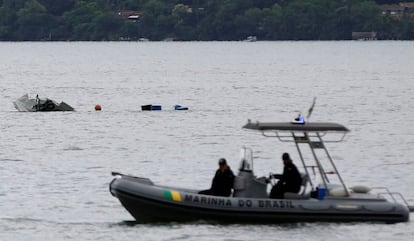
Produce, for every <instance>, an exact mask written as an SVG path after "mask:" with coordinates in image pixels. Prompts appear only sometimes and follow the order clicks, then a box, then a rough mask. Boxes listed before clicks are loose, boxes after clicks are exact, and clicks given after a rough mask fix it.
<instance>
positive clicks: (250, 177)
mask: <svg viewBox="0 0 414 241" xmlns="http://www.w3.org/2000/svg"><path fill="white" fill-rule="evenodd" d="M266 188H267V183H266V182H265V181H264V180H260V179H257V178H256V177H255V176H254V174H253V151H252V150H251V149H250V148H246V147H243V148H242V150H241V155H240V168H239V173H238V175H237V176H236V177H235V179H234V185H233V189H234V192H233V197H253V198H266V197H267V192H266Z"/></svg>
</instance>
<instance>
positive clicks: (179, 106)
mask: <svg viewBox="0 0 414 241" xmlns="http://www.w3.org/2000/svg"><path fill="white" fill-rule="evenodd" d="M174 110H188V107H184V106H181V105H175V106H174Z"/></svg>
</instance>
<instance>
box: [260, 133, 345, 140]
mask: <svg viewBox="0 0 414 241" xmlns="http://www.w3.org/2000/svg"><path fill="white" fill-rule="evenodd" d="M297 132H298V133H306V135H307V136H308V137H311V138H319V137H325V136H326V135H327V134H328V133H327V132H308V131H297ZM270 133H274V135H269V131H267V132H266V131H262V135H263V136H264V137H276V138H277V139H278V140H279V141H280V142H296V141H297V140H294V139H292V137H293V135H292V134H291V132H289V133H290V134H283V132H281V131H272V132H270ZM285 133H286V132H285ZM345 136H346V133H341V136H340V137H339V138H338V139H335V140H323V141H324V142H327V143H338V142H342V141H343V140H344V139H345Z"/></svg>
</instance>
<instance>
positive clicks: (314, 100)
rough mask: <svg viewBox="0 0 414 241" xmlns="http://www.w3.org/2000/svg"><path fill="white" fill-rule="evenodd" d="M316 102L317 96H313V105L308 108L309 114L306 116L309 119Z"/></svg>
mask: <svg viewBox="0 0 414 241" xmlns="http://www.w3.org/2000/svg"><path fill="white" fill-rule="evenodd" d="M315 104H316V97H313V102H312V105H311V107H310V108H309V110H308V115H307V116H306V119H307V120H309V118H310V116H311V114H312V111H313V107H315Z"/></svg>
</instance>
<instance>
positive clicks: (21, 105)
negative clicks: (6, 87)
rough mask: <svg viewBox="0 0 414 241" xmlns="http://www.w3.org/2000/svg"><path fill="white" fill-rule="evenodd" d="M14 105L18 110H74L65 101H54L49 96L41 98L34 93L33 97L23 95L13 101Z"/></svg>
mask: <svg viewBox="0 0 414 241" xmlns="http://www.w3.org/2000/svg"><path fill="white" fill-rule="evenodd" d="M13 104H14V107H15V108H16V109H17V110H18V111H28V112H36V111H74V110H75V109H73V107H72V106H70V105H68V104H66V103H65V102H63V101H62V102H60V103H58V102H56V101H54V100H51V99H49V98H44V99H41V98H39V95H36V97H35V98H29V95H28V94H25V95H23V96H22V97H20V98H18V99H17V100H16V101H14V102H13Z"/></svg>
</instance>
